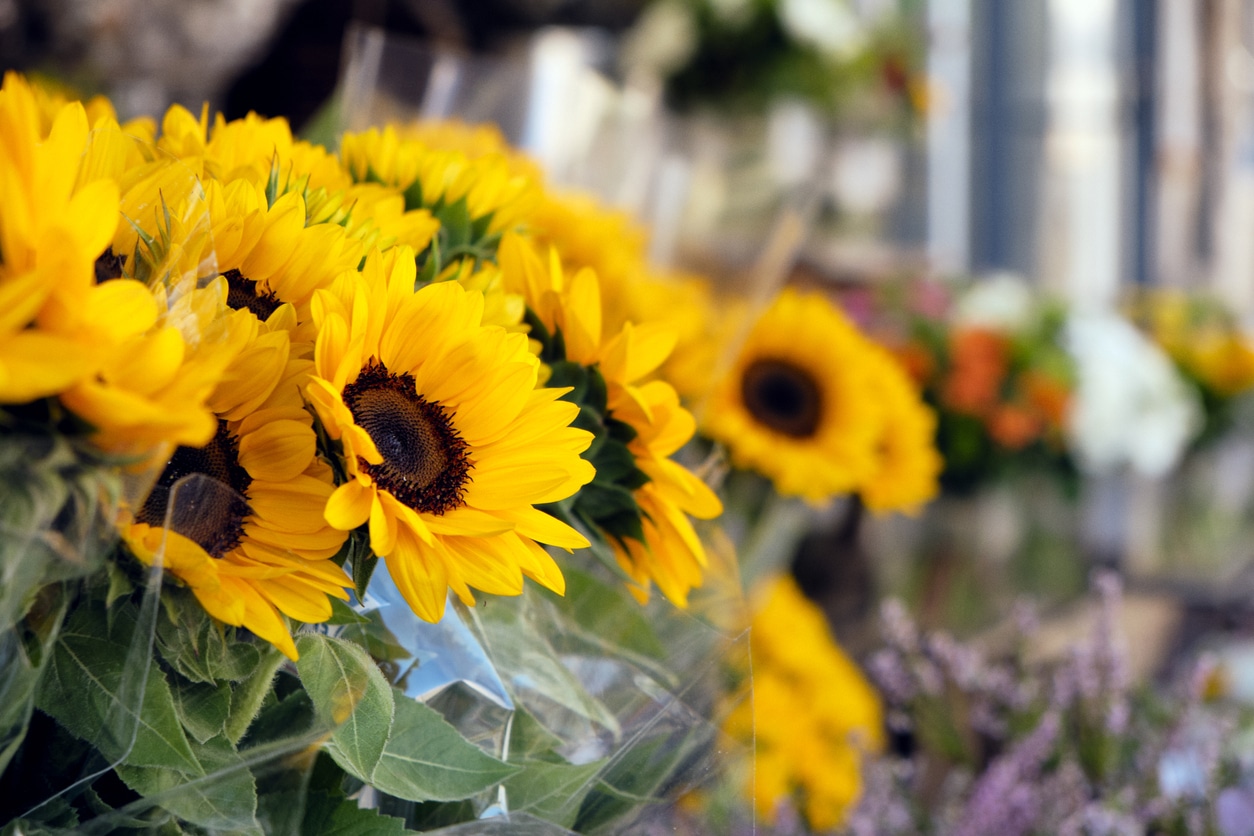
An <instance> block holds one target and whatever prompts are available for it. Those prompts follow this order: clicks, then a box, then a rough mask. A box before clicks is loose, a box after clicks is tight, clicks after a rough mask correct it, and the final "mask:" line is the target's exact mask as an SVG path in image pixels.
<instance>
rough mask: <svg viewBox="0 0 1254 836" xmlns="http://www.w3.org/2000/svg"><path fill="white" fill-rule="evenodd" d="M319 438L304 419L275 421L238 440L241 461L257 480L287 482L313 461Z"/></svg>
mask: <svg viewBox="0 0 1254 836" xmlns="http://www.w3.org/2000/svg"><path fill="white" fill-rule="evenodd" d="M316 447H317V439H316V437H315V436H314V432H313V430H312V429H310V427H309V426H308V425H307V424H306V423H304V422H301V421H287V420H282V421H273V422H271V423H269V424H267V425H265V426H264V427H261V428H260V429H258V430H255V431H254V432H251V433H249V434H247V435H245V436H243V437H242V438H241V439H240V441H239V463H240V464H242V465H243V466H244V469H245V470H247V471H248V473H249V475H251V476H252V477H253V478H254V479H262V480H266V481H271V482H286V481H288V480H290V479H294V478H295V477H297V476H299V475H300V474H301V472H302V471H304V469H305V468H306V467H308V466H309V462H310V461H312V460H313V457H314V453H315V448H316Z"/></svg>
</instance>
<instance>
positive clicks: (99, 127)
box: [0, 74, 743, 833]
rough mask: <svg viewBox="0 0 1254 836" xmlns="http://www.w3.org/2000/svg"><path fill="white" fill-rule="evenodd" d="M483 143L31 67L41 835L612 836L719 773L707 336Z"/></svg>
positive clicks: (716, 506) (18, 260)
mask: <svg viewBox="0 0 1254 836" xmlns="http://www.w3.org/2000/svg"><path fill="white" fill-rule="evenodd" d="M477 136H480V135H478V134H476V133H474V132H473V131H469V130H467V129H463V128H460V127H457V126H453V127H448V126H445V127H443V128H440V129H429V128H422V127H404V128H402V127H396V126H389V127H383V128H374V129H370V130H367V131H363V132H360V133H349V134H345V135H343V136H342V137H341V138H340V142H339V148H338V150H337V151H335V152H332V151H331V150H328V149H327V148H324V147H322V146H318V145H315V144H311V143H309V142H305V141H302V140H299V139H297V138H295V137H293V135H292V133H291V131H290V128H289V127H288V125H287V123H286V122H285V121H284V120H281V119H264V118H261V117H258V116H256V115H250V116H248V117H247V118H245V119H240V120H236V121H227V120H225V119H224V118H222V117H221V116H218V117H216V118H214V119H212V120H211V119H210V118H209V114H208V111H207V109H206V110H204V111H202V112H201V113H200V114H199V115H196V114H193V113H191V112H189V111H187V110H185V109H183V108H182V107H178V106H175V107H173V108H171V109H170V110H169V111H168V112H167V113H165V114H164V115H163V117H162V118H161V120H160V122H159V123H157V122H155V121H153V120H147V119H144V120H138V121H135V122H131V123H127V124H119V123H118V121H117V119H116V118H115V116H114V113H113V110H112V107H111V106H110V105H109V103H108V102H107V101H105V100H102V99H97V100H93V101H91V102H87V103H82V102H78V101H72V100H67V99H64V98H62V97H59V96H55V95H52V94H49V93H46V92H45V91H43V90H41V89H40V88H39V87H36V86H32V85H31V84H29V83H28V82H27V81H26V80H25V79H23V78H22V77H20V76H18V75H15V74H9V75H7V76H6V77H5V80H4V84H3V87H2V88H0V194H3V197H4V200H3V202H0V206H2V207H3V208H2V209H0V293H2V294H4V298H5V299H6V300H8V303H7V304H6V305H4V306H3V310H4V312H5V313H4V317H5V320H4V321H5V323H6V328H5V333H4V336H3V337H2V338H0V339H2V341H3V342H2V346H3V347H2V348H0V418H2V423H0V427H2V429H0V461H2V462H3V467H4V474H5V478H4V479H3V480H2V484H0V491H3V501H2V502H0V509H2V510H0V520H2V523H3V527H4V531H3V535H2V536H0V572H2V573H3V575H2V576H3V578H4V582H3V584H2V585H0V604H2V609H0V617H3V619H4V622H3V623H2V624H0V647H2V648H3V650H2V651H0V659H2V660H3V663H2V665H3V673H4V676H3V677H2V680H3V684H2V685H0V691H2V692H3V694H4V696H5V699H4V700H3V701H2V702H3V709H0V799H3V801H0V818H2V819H3V820H4V821H6V822H9V823H10V827H12V828H15V829H16V830H20V831H21V832H56V831H60V830H67V829H77V830H81V831H83V832H94V831H100V832H108V831H111V830H114V829H119V828H121V829H141V830H142V829H161V830H163V831H165V832H263V831H264V832H300V833H321V832H333V831H342V830H345V829H351V830H353V831H354V832H388V833H399V832H402V831H404V830H406V829H418V830H430V829H434V828H437V827H441V826H444V825H455V824H457V823H459V822H466V821H470V820H473V819H476V818H479V817H481V816H502V817H505V820H506V821H509V822H532V823H533V824H535V826H537V827H541V826H543V825H541V824H538V823H536V820H541V821H543V822H548V823H549V826H554V827H565V828H573V829H575V830H579V831H581V832H591V831H595V830H598V829H602V830H603V829H606V828H610V827H621V826H625V824H624V823H626V822H631V821H635V820H638V819H639V817H640V816H642V815H645V813H644V812H643V811H644V810H646V809H647V807H648V804H647V802H648V801H649V800H653V799H658V798H662V797H665V796H667V795H669V794H674V793H677V792H680V791H682V790H683V789H684V788H685V787H688V786H691V785H694V784H697V783H700V782H701V781H702V780H704V779H705V777H706V775H707V773H708V771H709V770H710V768H711V759H710V753H711V752H712V751H714V750H715V749H716V748H717V747H716V745H715V744H716V742H717V741H719V740H721V739H722V737H723V732H722V731H721V723H720V722H719V721H718V719H717V711H718V710H721V709H718V707H717V706H716V704H715V701H713V700H711V699H710V698H709V697H708V695H707V692H706V691H705V690H704V689H701V688H698V687H697V685H698V684H699V683H701V682H703V681H704V676H705V674H706V673H707V672H710V671H713V669H714V663H713V662H712V661H711V660H713V659H717V657H718V653H717V652H716V651H717V649H718V648H720V647H722V646H723V645H725V644H727V643H735V642H736V641H740V640H742V639H743V637H742V636H740V634H739V632H738V631H729V630H728V629H726V627H725V626H724V625H725V624H727V623H728V622H727V620H726V619H725V618H723V619H721V620H720V618H717V617H713V615H712V614H718V613H725V612H727V611H728V610H729V609H731V608H733V607H734V606H735V602H736V600H737V595H738V590H739V587H738V585H736V584H735V581H734V565H733V562H732V561H730V560H729V558H728V556H727V555H726V554H724V553H721V552H709V553H707V549H706V542H707V541H706V540H705V539H703V537H702V536H700V535H699V533H698V528H697V525H698V524H699V521H701V520H706V519H711V518H714V517H716V516H718V514H719V513H720V511H721V503H720V501H719V499H718V498H717V496H716V495H715V494H714V493H713V491H712V490H711V489H710V488H709V487H708V486H707V485H706V483H705V481H703V479H702V478H700V476H698V475H697V474H696V473H694V472H693V471H692V470H689V469H688V468H687V467H685V466H684V465H683V464H681V463H680V462H679V461H678V460H677V459H676V458H675V456H676V454H677V451H679V450H680V448H681V447H683V446H684V445H685V443H686V442H687V441H688V440H689V438H690V437H691V436H692V435H693V433H694V430H695V427H696V422H695V420H694V418H693V416H692V414H691V413H690V412H689V411H688V410H687V409H685V408H684V407H683V406H682V405H681V403H680V397H679V394H678V393H677V391H676V389H675V387H674V386H672V385H671V384H669V383H667V382H666V381H665V379H664V378H663V377H661V376H659V375H658V373H657V372H658V370H659V368H661V369H663V370H664V369H665V368H666V363H667V358H668V356H669V355H670V353H671V351H672V349H673V348H674V346H675V344H676V337H675V336H674V333H673V329H672V328H671V327H669V326H668V325H667V323H666V322H664V321H662V320H661V319H660V318H654V319H653V320H650V321H632V320H631V319H629V318H627V316H626V315H625V314H624V312H623V311H622V309H612V308H611V306H610V304H609V302H607V300H608V299H612V298H614V293H615V292H616V289H615V287H614V286H613V284H612V282H607V281H606V280H605V279H603V278H600V277H599V276H598V275H597V272H596V271H595V270H596V268H602V269H604V268H605V266H606V265H605V264H600V263H595V259H590V258H587V257H586V256H583V255H581V251H580V250H579V249H578V248H577V247H575V246H574V245H573V244H566V245H564V244H563V242H564V241H565V242H574V241H578V240H580V236H581V235H582V236H584V239H585V240H592V239H595V237H596V235H598V234H599V233H598V232H596V231H592V232H589V231H588V230H587V229H585V228H584V225H583V224H582V223H581V221H580V220H579V219H580V217H582V215H581V213H579V212H577V211H574V212H572V211H567V212H566V213H565V214H562V211H561V207H560V203H561V201H560V200H559V199H558V198H557V197H556V196H554V195H553V194H551V193H550V192H548V190H547V189H546V187H545V185H544V183H543V180H542V178H540V177H539V175H538V174H537V173H536V171H535V169H534V167H533V166H531V165H530V164H529V163H527V162H526V161H525V160H523V159H522V158H520V157H518V156H516V155H514V154H512V153H509V152H508V149H505V148H504V147H503V144H501V143H498V142H496V141H495V140H492V139H491V138H489V140H487V141H486V142H479V141H478V140H475V141H472V139H474V138H475V137H477ZM554 218H563V219H564V221H560V222H559V221H555V220H553V219H554ZM588 251H589V250H586V249H585V250H584V251H582V252H585V253H586V252H588ZM609 251H612V246H611V244H610V243H608V242H607V243H606V245H605V247H604V248H600V249H598V248H596V247H593V248H592V249H591V252H594V253H597V254H603V253H605V252H609ZM607 272H608V271H607ZM633 292H634V291H633ZM650 292H651V291H650ZM694 521H696V522H694ZM528 581H530V583H528ZM653 587H656V588H657V589H658V590H659V591H660V592H661V593H662V597H663V598H664V599H665V600H661V601H659V600H657V598H656V597H655V596H654V597H652V599H651V596H650V591H651V589H652V588H653ZM698 589H699V591H698V592H694V590H698ZM489 603H491V606H490V607H489V606H488V604H489ZM679 671H683V675H682V676H681V675H680V674H679V673H678V672H679ZM16 830H15V832H16Z"/></svg>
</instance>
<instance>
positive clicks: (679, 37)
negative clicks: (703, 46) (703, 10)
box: [623, 0, 697, 77]
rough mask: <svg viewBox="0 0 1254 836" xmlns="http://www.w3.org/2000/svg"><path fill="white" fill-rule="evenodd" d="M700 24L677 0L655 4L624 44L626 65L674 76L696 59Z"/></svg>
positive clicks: (645, 13)
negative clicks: (691, 60) (693, 57)
mask: <svg viewBox="0 0 1254 836" xmlns="http://www.w3.org/2000/svg"><path fill="white" fill-rule="evenodd" d="M696 48H697V24H696V21H695V20H693V17H692V12H691V11H689V10H688V7H687V6H686V5H684V4H683V3H681V2H676V0H663V2H661V3H653V4H652V5H650V6H649V7H648V8H647V9H645V10H644V13H643V14H642V15H640V19H639V20H638V21H637V22H636V25H635V26H634V27H632V29H631V31H630V32H628V33H627V37H626V39H625V40H624V42H623V63H624V65H625V66H627V67H628V68H630V69H633V70H636V69H639V70H643V71H645V72H648V73H653V74H656V75H658V76H661V77H665V76H668V75H671V74H672V73H674V72H675V71H676V70H678V69H680V68H681V67H683V66H684V65H685V64H687V63H688V61H689V60H690V59H691V58H692V55H693V52H694V51H695V50H696Z"/></svg>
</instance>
